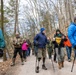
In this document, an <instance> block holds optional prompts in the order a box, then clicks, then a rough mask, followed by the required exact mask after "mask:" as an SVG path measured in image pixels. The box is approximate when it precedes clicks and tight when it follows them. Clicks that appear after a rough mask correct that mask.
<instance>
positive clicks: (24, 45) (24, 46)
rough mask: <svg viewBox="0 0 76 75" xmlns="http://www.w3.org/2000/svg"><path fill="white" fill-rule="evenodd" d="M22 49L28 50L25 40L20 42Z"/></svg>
mask: <svg viewBox="0 0 76 75" xmlns="http://www.w3.org/2000/svg"><path fill="white" fill-rule="evenodd" d="M22 50H25V51H26V50H28V44H27V43H26V42H24V43H23V44H22Z"/></svg>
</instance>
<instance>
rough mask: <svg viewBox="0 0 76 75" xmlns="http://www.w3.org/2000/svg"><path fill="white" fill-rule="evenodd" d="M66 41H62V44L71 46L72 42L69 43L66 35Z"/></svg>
mask: <svg viewBox="0 0 76 75" xmlns="http://www.w3.org/2000/svg"><path fill="white" fill-rule="evenodd" d="M66 39H67V40H66V41H64V45H65V46H68V47H72V44H71V43H70V40H69V38H68V37H67V36H66Z"/></svg>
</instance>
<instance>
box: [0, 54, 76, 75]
mask: <svg viewBox="0 0 76 75" xmlns="http://www.w3.org/2000/svg"><path fill="white" fill-rule="evenodd" d="M17 60H18V59H17ZM35 63H36V58H35V56H32V55H31V56H30V57H28V58H27V62H24V65H21V62H20V60H19V61H16V65H15V66H14V67H10V68H9V69H8V70H7V71H6V73H4V74H0V75H76V64H75V65H74V70H73V72H71V67H72V62H68V61H67V60H65V64H64V65H65V67H64V68H62V69H61V70H59V69H58V65H57V63H54V67H55V71H54V70H53V66H52V62H51V60H50V59H48V58H47V59H46V67H47V68H48V70H46V71H45V70H42V61H41V62H40V66H41V67H40V73H38V74H37V73H35Z"/></svg>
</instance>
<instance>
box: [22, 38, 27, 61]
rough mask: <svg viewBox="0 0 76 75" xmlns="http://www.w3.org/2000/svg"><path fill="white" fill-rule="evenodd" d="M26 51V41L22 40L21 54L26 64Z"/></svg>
mask: <svg viewBox="0 0 76 75" xmlns="http://www.w3.org/2000/svg"><path fill="white" fill-rule="evenodd" d="M27 50H28V43H27V42H26V40H23V44H22V52H23V58H24V60H25V62H26V53H27Z"/></svg>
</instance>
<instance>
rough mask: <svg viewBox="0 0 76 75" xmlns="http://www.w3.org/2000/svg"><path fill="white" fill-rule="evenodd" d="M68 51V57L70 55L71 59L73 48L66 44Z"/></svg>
mask: <svg viewBox="0 0 76 75" xmlns="http://www.w3.org/2000/svg"><path fill="white" fill-rule="evenodd" d="M66 51H67V57H68V59H71V53H72V48H71V47H68V46H66Z"/></svg>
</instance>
